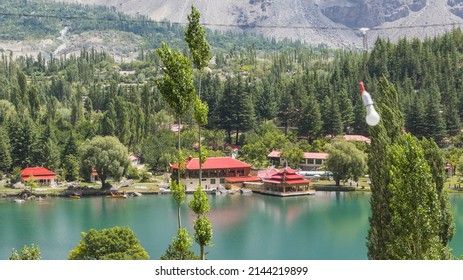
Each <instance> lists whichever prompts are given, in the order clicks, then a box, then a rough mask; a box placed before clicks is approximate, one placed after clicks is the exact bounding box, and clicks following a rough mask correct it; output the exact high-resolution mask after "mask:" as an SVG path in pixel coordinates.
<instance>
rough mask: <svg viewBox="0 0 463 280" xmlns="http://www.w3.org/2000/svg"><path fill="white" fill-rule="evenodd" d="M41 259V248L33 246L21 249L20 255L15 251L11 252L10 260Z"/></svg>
mask: <svg viewBox="0 0 463 280" xmlns="http://www.w3.org/2000/svg"><path fill="white" fill-rule="evenodd" d="M40 259H41V254H40V248H39V246H36V245H34V244H32V245H31V246H30V247H29V246H24V247H23V248H22V249H21V252H19V253H18V251H16V250H15V249H13V251H12V252H11V256H10V257H9V260H27V261H31V260H40Z"/></svg>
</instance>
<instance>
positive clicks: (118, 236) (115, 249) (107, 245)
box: [68, 227, 149, 260]
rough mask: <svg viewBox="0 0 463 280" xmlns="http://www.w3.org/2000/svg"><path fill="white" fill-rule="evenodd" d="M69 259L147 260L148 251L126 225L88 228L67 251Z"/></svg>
mask: <svg viewBox="0 0 463 280" xmlns="http://www.w3.org/2000/svg"><path fill="white" fill-rule="evenodd" d="M68 259H69V260H147V259H149V255H148V253H147V252H146V251H145V249H144V248H143V247H142V246H141V244H140V241H139V240H138V239H137V237H136V235H135V233H134V232H133V231H132V230H131V229H130V228H128V227H113V228H109V229H102V230H95V229H90V230H89V231H88V232H83V233H82V239H81V241H80V242H79V244H77V246H76V247H75V248H74V249H72V250H71V251H70V252H69V256H68Z"/></svg>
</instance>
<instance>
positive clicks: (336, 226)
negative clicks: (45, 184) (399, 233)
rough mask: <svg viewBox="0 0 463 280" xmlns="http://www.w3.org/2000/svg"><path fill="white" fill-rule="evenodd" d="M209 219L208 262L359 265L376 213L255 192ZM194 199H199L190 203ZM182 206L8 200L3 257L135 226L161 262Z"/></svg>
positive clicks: (331, 199)
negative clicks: (93, 230)
mask: <svg viewBox="0 0 463 280" xmlns="http://www.w3.org/2000/svg"><path fill="white" fill-rule="evenodd" d="M209 198H210V204H211V212H210V213H209V214H208V216H209V218H210V219H211V222H212V225H213V227H214V238H213V242H214V244H215V246H214V247H212V248H207V250H208V251H209V254H208V255H207V257H208V259H216V260H246V259H259V260H264V259H271V260H278V259H299V260H304V259H307V260H313V259H321V260H331V259H335V260H347V259H350V260H358V259H366V258H367V250H366V246H365V242H366V235H367V231H368V228H369V223H368V217H369V215H370V205H369V198H370V194H369V193H361V192H355V193H354V192H350V193H336V192H317V193H316V195H314V196H305V197H289V198H279V197H271V196H263V195H258V194H253V195H249V196H246V195H244V196H243V195H238V194H235V195H222V196H210V197H209ZM462 198H463V197H462V195H458V194H457V195H451V201H452V211H453V213H454V216H455V221H456V223H457V234H456V236H455V237H454V240H453V241H452V243H451V245H452V248H453V250H454V253H455V254H456V255H457V256H460V255H461V254H462V253H463V249H462V247H463V238H462V236H463V213H461V212H462V211H463V210H462V209H463V200H462ZM187 199H188V200H189V199H191V197H188V198H187ZM176 217H177V207H176V204H175V202H174V201H173V199H172V197H171V196H169V195H160V196H143V197H135V198H129V199H108V198H103V197H95V198H83V199H80V200H75V199H66V198H50V199H46V200H43V201H27V202H25V203H22V204H16V203H13V202H12V201H11V200H9V199H2V200H0V259H7V258H8V257H9V256H10V254H11V250H12V248H16V249H18V250H19V249H21V248H22V247H23V246H24V245H30V244H36V245H38V246H39V247H40V249H41V252H42V258H43V259H66V258H67V255H68V252H69V251H70V250H71V249H73V248H74V247H75V246H76V245H77V243H78V242H79V241H80V239H81V236H80V233H81V232H83V231H88V230H89V229H90V228H96V229H102V228H109V227H113V226H128V227H130V228H131V229H132V230H133V231H134V232H135V233H136V235H137V237H138V239H139V240H140V241H141V243H142V246H143V247H144V248H145V249H146V250H147V251H148V253H149V255H150V257H151V259H158V258H159V257H160V256H161V255H162V254H163V253H164V252H165V250H166V248H167V246H168V244H170V242H171V240H172V237H173V236H174V235H175V234H176V230H177V218H176ZM182 217H183V224H184V225H187V228H189V230H190V233H191V235H193V233H194V232H193V229H192V222H193V219H194V216H193V214H192V211H191V210H189V209H188V207H187V206H186V205H183V208H182ZM194 249H195V251H198V248H197V245H196V244H195V245H194Z"/></svg>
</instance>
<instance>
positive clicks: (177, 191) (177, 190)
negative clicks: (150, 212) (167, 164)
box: [169, 164, 186, 229]
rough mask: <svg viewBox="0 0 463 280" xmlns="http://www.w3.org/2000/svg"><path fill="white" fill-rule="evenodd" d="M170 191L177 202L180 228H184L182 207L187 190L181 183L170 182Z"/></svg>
mask: <svg viewBox="0 0 463 280" xmlns="http://www.w3.org/2000/svg"><path fill="white" fill-rule="evenodd" d="M179 172H180V164H179ZM169 186H170V190H171V192H172V197H173V198H174V200H175V202H177V221H178V228H179V229H181V228H182V218H181V215H180V207H181V206H182V204H183V202H185V199H186V194H185V188H184V187H183V185H182V184H181V183H180V182H177V181H175V180H172V181H171V182H170V185H169Z"/></svg>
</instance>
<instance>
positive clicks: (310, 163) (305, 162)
mask: <svg viewBox="0 0 463 280" xmlns="http://www.w3.org/2000/svg"><path fill="white" fill-rule="evenodd" d="M267 157H268V158H269V159H270V160H271V161H272V162H273V164H275V165H278V166H284V165H285V164H286V160H285V159H284V158H282V157H281V152H279V151H272V152H271V153H270V154H268V155H267ZM327 159H328V154H327V153H304V158H303V159H302V162H301V164H300V167H301V169H302V170H303V171H313V170H319V169H320V168H321V167H324V166H325V161H326V160H327Z"/></svg>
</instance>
